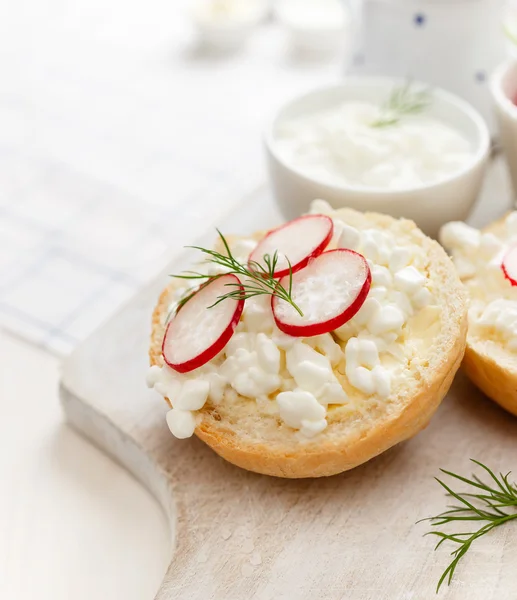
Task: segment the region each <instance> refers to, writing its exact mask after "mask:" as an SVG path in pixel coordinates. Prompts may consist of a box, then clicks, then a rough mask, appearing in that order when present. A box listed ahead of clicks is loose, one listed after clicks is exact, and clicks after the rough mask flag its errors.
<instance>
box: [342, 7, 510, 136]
mask: <svg viewBox="0 0 517 600" xmlns="http://www.w3.org/2000/svg"><path fill="white" fill-rule="evenodd" d="M351 2H357V0H351ZM504 4H505V2H504V0H361V2H360V5H356V6H353V7H352V8H353V10H354V11H355V13H356V22H357V26H356V30H357V33H356V38H355V41H354V50H353V52H352V54H351V57H350V64H349V67H348V72H349V73H350V74H353V75H363V74H365V75H390V76H397V77H408V78H414V79H418V80H421V81H427V82H428V83H429V84H431V85H435V86H438V87H442V88H445V89H447V90H450V91H451V92H454V93H456V94H458V95H459V96H461V97H463V98H464V99H465V100H467V101H468V102H470V103H471V104H472V105H473V106H474V107H475V108H477V110H478V111H479V112H480V113H481V114H482V116H483V117H484V118H485V119H486V120H487V121H488V123H489V126H490V129H491V131H494V122H493V118H492V113H491V99H490V93H489V90H488V80H489V76H490V74H491V72H492V70H493V69H494V68H495V67H496V65H498V64H499V63H500V62H501V60H502V59H503V57H504V56H505V40H504V34H503V25H502V8H503V6H504Z"/></svg>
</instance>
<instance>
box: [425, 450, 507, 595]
mask: <svg viewBox="0 0 517 600" xmlns="http://www.w3.org/2000/svg"><path fill="white" fill-rule="evenodd" d="M471 461H472V462H473V463H474V464H476V465H478V466H479V467H481V468H482V469H483V470H484V471H485V477H486V476H488V481H489V482H488V483H485V482H484V481H482V480H481V479H480V478H479V477H478V476H477V475H471V478H470V479H469V478H468V477H463V476H462V475H458V474H457V473H452V472H451V471H446V470H445V469H440V471H441V472H442V473H444V474H445V475H448V476H449V477H452V478H453V479H455V480H457V481H461V482H462V483H465V484H467V485H468V486H470V487H469V488H468V491H465V492H456V491H454V490H453V489H452V488H451V487H450V485H447V484H446V483H444V482H443V481H442V480H441V479H438V478H437V477H436V478H435V479H436V481H437V482H438V483H439V484H440V485H441V486H442V487H443V488H444V490H445V491H446V492H447V495H448V496H449V497H451V498H453V500H454V501H455V503H454V504H453V505H451V506H449V507H448V509H449V510H446V511H444V512H442V513H440V514H439V515H437V516H436V517H430V518H427V519H422V521H430V522H431V526H432V527H435V528H438V529H433V530H432V531H429V532H427V533H426V534H425V535H435V536H437V537H439V538H440V539H439V541H438V543H437V544H436V547H435V550H436V549H438V548H439V547H440V546H441V545H442V544H443V543H444V542H452V543H453V544H456V548H455V549H454V550H453V551H452V552H451V555H452V557H453V558H452V560H451V562H450V563H449V566H448V567H447V568H446V569H445V571H444V572H443V574H442V576H441V577H440V579H439V581H438V585H437V588H436V591H437V592H438V591H439V589H440V587H441V585H442V584H443V583H444V581H447V584H448V585H449V584H450V583H451V581H452V578H453V576H454V574H455V572H456V568H457V566H458V563H459V562H460V560H461V559H462V558H463V556H465V554H466V553H467V552H468V551H469V550H470V548H471V546H472V544H473V543H474V542H475V541H476V540H477V539H479V538H480V537H482V536H484V535H486V534H487V533H489V532H490V531H492V529H495V528H496V527H499V526H500V525H504V524H505V523H508V522H509V521H512V520H514V519H517V485H516V484H515V483H511V482H510V480H509V477H510V473H507V474H506V475H503V474H502V473H499V475H496V474H495V473H494V472H493V471H492V470H491V469H489V468H488V467H487V466H486V465H484V464H483V463H481V462H479V461H477V460H474V459H471ZM451 485H452V484H451ZM422 521H419V523H421V522H422ZM450 524H454V525H455V526H456V527H457V528H458V530H459V531H458V532H457V533H456V532H455V533H448V532H446V531H442V530H441V527H442V525H450ZM473 524H475V527H469V525H473ZM465 529H473V531H467V532H465V531H464V530H465Z"/></svg>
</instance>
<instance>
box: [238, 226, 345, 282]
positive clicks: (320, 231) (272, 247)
mask: <svg viewBox="0 0 517 600" xmlns="http://www.w3.org/2000/svg"><path fill="white" fill-rule="evenodd" d="M333 231H334V223H333V221H332V219H331V218H330V217H327V216H326V215H305V216H303V217H299V218H298V219H295V220H294V221H290V222H289V223H286V224H285V225H281V226H280V227H278V228H277V229H273V231H270V232H269V233H268V234H267V235H266V237H265V238H264V239H263V240H262V241H261V242H259V244H258V246H257V247H256V248H255V250H253V252H252V253H251V255H250V257H249V262H250V263H251V262H256V263H258V264H260V265H263V266H264V267H265V266H266V263H265V262H264V256H265V255H266V254H268V255H269V256H273V254H274V253H275V251H277V252H278V262H277V265H276V269H275V272H274V274H273V277H275V278H280V277H283V276H284V275H288V274H289V262H288V260H287V259H289V261H290V262H291V268H292V271H293V273H295V272H296V271H299V270H300V269H303V267H306V266H307V264H308V262H309V261H310V260H311V259H312V258H316V256H319V255H320V254H321V253H322V252H323V250H325V248H326V247H327V246H328V245H329V243H330V240H331V239H332V233H333ZM249 266H250V268H253V265H251V264H249Z"/></svg>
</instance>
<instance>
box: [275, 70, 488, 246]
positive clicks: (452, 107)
mask: <svg viewBox="0 0 517 600" xmlns="http://www.w3.org/2000/svg"><path fill="white" fill-rule="evenodd" d="M402 83H403V81H401V80H396V79H391V78H377V77H376V78H373V77H372V78H370V77H360V78H350V79H347V80H345V82H344V83H342V84H340V85H336V86H333V87H327V88H323V89H318V90H315V91H313V92H310V93H308V94H306V95H304V96H302V97H299V98H297V99H295V100H293V101H291V102H289V103H288V104H286V105H285V106H284V107H283V108H281V109H280V111H279V112H278V113H277V114H276V116H275V117H274V119H273V120H272V122H271V123H270V124H269V126H268V127H267V129H266V132H265V146H266V153H267V158H268V167H269V174H270V178H271V182H272V185H273V190H274V193H275V196H276V198H277V201H278V203H279V205H280V208H281V209H282V211H283V212H284V214H285V216H286V217H287V218H292V217H294V216H295V215H299V214H300V213H301V212H304V211H306V210H307V208H308V207H309V204H310V202H311V201H312V200H314V199H316V198H322V199H324V200H328V201H329V202H330V203H331V204H332V205H333V206H335V207H345V206H346V207H350V208H355V209H356V210H362V211H376V212H381V213H386V214H390V215H392V216H394V217H406V218H408V219H412V220H413V221H415V223H417V225H418V226H419V227H420V228H421V229H422V230H423V231H424V232H426V233H427V234H428V235H431V236H434V237H436V235H437V234H438V231H439V229H440V227H441V226H442V225H443V224H444V223H447V222H448V221H455V220H465V219H466V218H467V216H468V214H469V212H470V210H471V208H472V205H473V204H474V202H475V201H476V198H477V196H478V193H479V190H480V188H481V184H482V181H483V176H484V172H485V167H486V162H487V158H488V154H489V150H490V136H489V132H488V129H487V126H486V124H485V122H484V121H483V119H482V118H481V116H480V115H479V114H478V113H477V112H476V111H475V110H474V109H473V108H472V107H471V106H470V105H469V104H468V103H467V102H465V101H464V100H461V99H460V98H458V97H456V96H454V95H452V94H449V93H447V92H444V91H442V90H440V89H434V90H433V98H434V99H433V103H432V105H431V106H430V108H429V113H428V114H429V115H430V116H432V117H434V118H436V119H438V120H440V121H442V122H444V123H446V124H448V125H449V126H451V127H453V128H455V129H456V130H458V131H459V132H461V133H462V134H463V135H464V136H465V137H466V138H467V139H468V140H469V141H470V143H471V144H472V148H473V149H474V152H473V155H472V158H471V159H470V161H469V162H468V163H467V164H466V165H465V166H464V167H463V168H462V169H461V170H460V171H458V172H457V173H456V174H454V175H453V176H450V177H449V178H447V179H445V180H442V181H440V182H438V183H434V184H428V185H421V186H419V187H415V188H412V189H406V190H401V191H394V190H390V189H379V188H370V187H364V186H352V185H345V184H343V185H336V184H333V185H330V184H328V183H326V182H324V181H321V180H318V179H316V178H313V177H311V176H309V175H307V174H306V173H304V172H303V169H301V168H299V167H296V166H293V165H290V164H288V162H287V161H286V160H285V159H284V158H283V157H282V156H281V154H280V153H279V152H278V148H277V144H276V137H275V136H276V131H277V129H278V126H279V124H281V123H282V122H283V121H284V120H285V119H291V118H293V117H299V116H302V115H306V114H310V113H312V112H316V111H320V110H325V109H328V108H331V107H333V106H336V105H338V104H340V103H342V102H346V101H368V102H375V103H379V104H380V103H381V102H382V101H383V100H385V99H386V97H387V96H388V95H389V93H390V92H391V91H392V89H393V87H394V86H396V85H400V84H402Z"/></svg>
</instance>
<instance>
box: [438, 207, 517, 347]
mask: <svg viewBox="0 0 517 600" xmlns="http://www.w3.org/2000/svg"><path fill="white" fill-rule="evenodd" d="M440 241H441V242H442V244H443V245H444V246H445V247H446V248H447V249H448V250H449V251H450V252H451V254H452V258H453V260H454V264H455V265H456V269H457V270H458V274H459V276H460V278H461V279H462V280H463V282H464V283H465V285H466V286H467V288H468V291H469V294H470V298H471V301H470V308H469V335H479V336H480V337H483V338H486V339H491V340H493V341H495V342H499V343H502V344H504V345H505V347H506V348H508V349H509V350H511V351H517V288H516V287H514V286H512V285H511V283H510V282H509V281H508V280H507V279H506V278H505V276H504V274H503V271H502V269H501V264H502V262H503V258H504V256H505V255H506V253H507V252H508V251H509V249H510V248H512V247H514V246H516V245H517V212H512V213H509V215H508V216H507V217H506V219H505V223H504V229H503V230H502V232H501V233H500V234H499V235H498V236H495V235H494V234H493V233H481V232H480V231H478V230H477V229H474V228H473V227H469V226H468V225H466V224H465V223H456V222H454V223H448V224H447V225H445V226H444V227H443V228H442V231H441V234H440Z"/></svg>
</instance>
